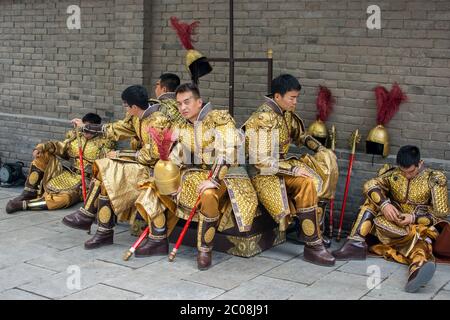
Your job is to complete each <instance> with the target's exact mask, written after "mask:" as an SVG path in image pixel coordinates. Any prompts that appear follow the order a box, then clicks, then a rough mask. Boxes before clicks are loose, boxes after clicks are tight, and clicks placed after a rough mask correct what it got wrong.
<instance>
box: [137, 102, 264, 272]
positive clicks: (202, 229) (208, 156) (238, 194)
mask: <svg viewBox="0 0 450 320" xmlns="http://www.w3.org/2000/svg"><path fill="white" fill-rule="evenodd" d="M178 132H179V134H178V143H177V144H176V145H175V147H174V148H173V150H172V153H171V156H170V157H171V159H172V161H173V162H174V163H176V164H178V165H179V166H180V167H181V189H180V190H181V191H180V192H179V193H178V195H177V198H176V200H175V199H173V198H171V197H169V196H161V195H160V194H157V193H155V192H154V189H155V188H154V187H153V188H150V189H149V191H148V192H146V194H145V195H142V197H140V198H139V199H138V201H137V208H138V210H139V212H140V214H141V215H142V216H143V217H144V218H145V219H146V221H147V222H148V223H149V226H151V228H150V234H149V238H150V239H151V240H153V241H155V240H156V241H157V240H161V239H164V238H166V237H167V233H170V231H171V228H172V227H173V226H174V223H173V222H176V220H175V221H174V220H173V216H174V214H175V215H176V216H177V217H179V218H183V219H187V218H188V216H189V213H190V211H191V210H192V208H193V207H194V205H195V203H196V200H197V197H198V191H197V188H198V186H199V185H200V183H201V182H203V181H205V180H208V175H209V172H210V171H212V175H211V177H210V180H211V181H212V182H213V183H214V184H215V186H216V188H215V189H207V190H205V191H204V192H203V193H202V195H201V198H200V202H199V205H198V207H197V213H196V215H195V216H194V218H193V221H197V222H198V234H197V248H198V250H199V252H204V253H209V254H210V252H211V250H212V247H213V245H212V244H213V240H214V235H215V233H216V230H219V231H221V230H222V229H223V228H224V227H226V225H227V223H228V220H229V219H230V215H231V214H234V217H235V220H236V223H237V224H238V227H239V230H240V231H241V232H244V231H248V230H250V228H251V225H252V222H253V218H254V216H255V214H256V207H257V204H258V203H257V196H256V193H255V190H254V189H253V186H252V183H251V181H250V179H249V177H248V175H247V172H246V171H245V169H244V168H242V167H238V166H236V163H237V154H236V151H237V150H236V146H237V142H238V139H239V135H238V134H237V131H236V127H235V123H234V120H233V118H232V117H231V116H230V114H229V113H228V112H227V111H223V110H213V109H212V105H211V104H210V103H208V104H206V105H204V106H203V108H202V109H201V111H200V113H199V115H198V118H197V120H196V122H195V123H194V124H192V123H190V122H187V121H186V122H185V123H184V124H182V125H181V126H178ZM158 199H159V200H158ZM175 201H176V205H175V203H174V202H175ZM166 208H167V209H169V210H168V211H169V213H168V214H165V209H166ZM166 218H167V219H168V220H170V221H172V222H169V221H168V222H167V226H165V223H166ZM166 227H167V229H169V230H168V232H167V231H166V230H167V229H166ZM154 251H155V250H153V252H152V253H155V252H154ZM161 253H163V252H161ZM136 256H140V249H137V250H136ZM208 266H209V265H205V266H204V267H205V268H207V267H208ZM199 267H201V263H199Z"/></svg>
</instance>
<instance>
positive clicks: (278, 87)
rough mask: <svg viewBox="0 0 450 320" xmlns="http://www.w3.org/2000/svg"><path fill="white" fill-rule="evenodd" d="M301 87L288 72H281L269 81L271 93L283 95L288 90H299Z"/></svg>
mask: <svg viewBox="0 0 450 320" xmlns="http://www.w3.org/2000/svg"><path fill="white" fill-rule="evenodd" d="M301 89H302V86H301V85H300V82H298V80H297V78H295V77H294V76H292V75H290V74H282V75H280V76H278V77H276V78H275V79H273V80H272V83H271V93H272V95H275V93H279V94H281V96H284V95H285V94H286V92H288V91H300V90H301Z"/></svg>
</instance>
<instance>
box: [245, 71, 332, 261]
mask: <svg viewBox="0 0 450 320" xmlns="http://www.w3.org/2000/svg"><path fill="white" fill-rule="evenodd" d="M271 89H272V94H271V95H269V96H267V97H266V101H265V103H264V104H263V105H261V106H260V107H259V108H258V109H257V110H256V111H255V112H254V113H253V114H252V115H251V116H250V118H249V119H248V120H247V121H246V123H245V124H244V126H243V128H244V129H245V133H246V148H247V152H248V157H249V163H250V165H251V167H250V170H251V171H250V175H251V176H252V182H253V185H254V187H255V189H256V192H257V194H258V200H259V202H260V203H261V204H262V205H263V206H264V207H265V209H266V210H267V211H268V212H269V214H270V215H271V216H272V218H273V219H274V220H275V221H276V222H277V223H279V225H280V230H286V228H287V226H288V224H289V223H290V222H291V221H292V217H293V216H296V217H297V218H298V219H299V228H300V230H299V234H300V239H301V240H302V241H304V242H305V243H306V244H305V249H304V259H305V260H306V261H309V262H312V263H316V264H319V265H325V266H332V265H334V263H335V259H334V257H333V256H332V255H331V253H329V252H328V250H327V249H326V248H325V247H324V245H323V239H322V236H321V232H320V228H319V221H320V216H321V215H322V214H324V212H323V210H322V208H320V207H319V206H318V203H319V201H320V200H324V199H330V198H331V196H332V195H333V194H334V192H335V188H336V183H337V177H338V167H337V161H336V156H335V155H334V153H333V152H332V151H331V150H328V149H326V148H325V147H323V146H322V145H321V144H320V143H319V142H318V141H317V140H316V139H314V138H313V137H312V136H311V135H309V134H307V133H306V131H305V127H304V124H303V121H302V120H301V119H300V117H299V116H298V115H297V114H296V113H295V107H296V104H297V98H298V95H299V93H300V90H301V85H300V83H299V82H298V80H297V79H296V78H295V77H293V76H292V75H289V74H284V75H280V76H279V77H277V78H275V79H274V80H273V81H272V88H271ZM291 142H293V143H295V144H296V145H297V146H302V145H304V146H306V147H307V148H309V149H310V150H312V151H313V152H314V153H315V154H314V155H308V154H304V155H302V156H301V158H300V159H297V158H294V157H292V158H287V153H288V150H289V146H290V144H291Z"/></svg>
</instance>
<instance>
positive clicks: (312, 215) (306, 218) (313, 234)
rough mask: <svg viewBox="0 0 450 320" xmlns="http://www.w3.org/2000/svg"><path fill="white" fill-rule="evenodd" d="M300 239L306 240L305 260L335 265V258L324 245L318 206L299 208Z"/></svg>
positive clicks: (323, 264)
mask: <svg viewBox="0 0 450 320" xmlns="http://www.w3.org/2000/svg"><path fill="white" fill-rule="evenodd" d="M297 217H298V219H299V227H300V240H301V241H303V242H305V248H304V250H303V258H304V260H305V261H308V262H311V263H314V264H317V265H321V266H334V264H335V260H336V259H335V258H334V257H333V256H332V255H331V253H330V252H329V251H328V250H327V249H326V248H325V246H324V245H323V240H322V237H321V235H320V227H319V223H318V217H317V207H316V206H315V207H310V208H302V209H298V211H297Z"/></svg>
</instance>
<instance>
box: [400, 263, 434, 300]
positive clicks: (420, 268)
mask: <svg viewBox="0 0 450 320" xmlns="http://www.w3.org/2000/svg"><path fill="white" fill-rule="evenodd" d="M409 270H410V275H409V277H408V282H407V283H406V286H405V291H406V292H410V293H414V292H417V291H418V290H419V289H420V288H421V287H423V286H424V285H426V284H427V283H428V282H429V281H430V280H431V278H433V275H434V272H435V271H436V263H435V262H434V261H425V262H424V263H423V264H422V265H420V264H412V265H411V266H410V267H409Z"/></svg>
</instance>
